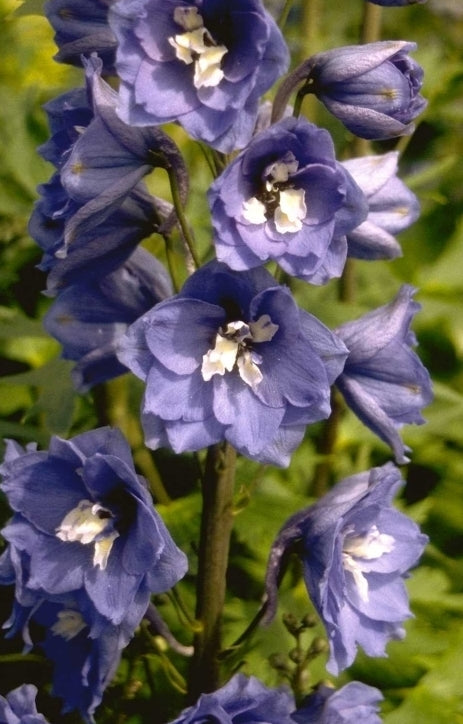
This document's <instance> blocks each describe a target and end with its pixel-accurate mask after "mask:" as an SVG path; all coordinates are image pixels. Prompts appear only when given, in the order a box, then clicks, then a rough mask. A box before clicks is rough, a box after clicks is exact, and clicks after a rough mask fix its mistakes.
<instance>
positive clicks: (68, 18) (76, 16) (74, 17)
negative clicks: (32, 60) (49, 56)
mask: <svg viewBox="0 0 463 724" xmlns="http://www.w3.org/2000/svg"><path fill="white" fill-rule="evenodd" d="M110 3H111V0H48V2H46V3H45V6H44V11H45V16H46V17H47V19H48V21H49V23H50V25H51V26H52V28H53V30H54V31H55V37H54V40H55V43H56V45H57V46H58V48H59V51H58V53H57V54H56V55H55V60H57V61H58V62H60V63H71V64H72V65H82V55H90V54H91V53H98V55H99V56H100V58H101V59H102V60H103V65H104V67H105V70H106V72H110V71H112V70H113V68H114V58H115V51H116V45H117V42H116V38H115V37H114V34H113V32H112V30H111V29H110V27H109V25H108V7H109V5H110Z"/></svg>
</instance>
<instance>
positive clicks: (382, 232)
mask: <svg viewBox="0 0 463 724" xmlns="http://www.w3.org/2000/svg"><path fill="white" fill-rule="evenodd" d="M398 158H399V154H398V152H397V151H390V152H389V153H384V154H382V155H381V156H363V157H361V158H353V159H350V160H349V161H344V162H343V164H342V165H343V166H344V168H346V169H347V170H348V171H349V173H350V174H351V176H352V177H353V179H354V180H355V181H356V182H357V184H358V185H359V186H360V188H361V189H362V191H363V193H364V194H365V196H366V198H367V201H368V216H367V218H366V219H365V221H363V222H362V223H361V224H360V225H359V226H357V227H356V228H355V229H353V230H352V231H350V232H349V233H348V234H347V246H348V251H347V254H348V256H353V257H356V258H357V259H393V258H394V257H397V256H401V254H402V251H401V248H400V245H399V243H398V242H397V239H396V238H395V236H394V235H395V234H397V233H398V232H399V231H403V230H404V229H407V228H408V227H409V226H410V225H411V224H413V222H414V221H416V219H417V218H418V216H419V213H420V205H419V203H418V199H417V198H416V196H415V194H414V193H412V191H410V189H409V188H407V186H406V185H405V184H404V183H403V181H401V180H400V179H399V178H398V177H397V163H398Z"/></svg>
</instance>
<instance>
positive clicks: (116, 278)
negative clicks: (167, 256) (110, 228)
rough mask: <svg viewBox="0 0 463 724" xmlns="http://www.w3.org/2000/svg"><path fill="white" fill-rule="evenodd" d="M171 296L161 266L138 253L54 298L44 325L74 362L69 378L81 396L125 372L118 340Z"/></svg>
mask: <svg viewBox="0 0 463 724" xmlns="http://www.w3.org/2000/svg"><path fill="white" fill-rule="evenodd" d="M172 293H173V291H172V285H171V282H170V278H169V276H168V274H167V272H166V270H165V268H164V267H163V266H162V264H161V263H160V262H159V261H157V259H155V258H154V257H153V255H152V254H149V253H148V252H147V251H145V250H144V249H142V248H139V249H135V251H134V252H133V254H132V256H131V257H130V258H129V259H128V260H127V262H126V263H125V264H124V265H123V266H121V267H119V268H118V269H116V270H115V271H114V272H112V273H110V274H108V275H106V276H102V277H99V278H98V277H97V278H95V279H93V280H92V279H88V280H87V279H82V280H81V282H80V283H79V282H76V283H75V284H71V285H70V286H68V287H66V288H65V289H64V291H62V292H61V293H60V294H58V297H57V298H56V300H55V302H54V303H53V304H52V306H51V307H50V309H49V310H48V312H47V314H46V315H45V318H44V320H43V324H44V327H45V329H46V330H47V332H48V333H49V334H51V335H52V337H54V338H55V339H57V340H58V341H59V342H60V343H61V344H62V345H63V357H64V358H65V359H71V360H75V361H76V362H77V364H76V366H75V367H74V369H73V371H72V377H73V380H74V384H75V386H76V388H77V389H78V390H79V391H80V392H85V391H86V390H88V389H90V388H91V387H93V386H94V385H96V384H98V383H99V382H103V381H105V380H109V379H112V378H113V377H117V376H118V375H120V374H123V373H124V372H127V368H126V367H125V366H124V365H122V364H121V363H120V362H119V360H118V359H117V357H116V351H115V350H116V345H117V341H118V340H119V339H120V337H121V336H122V335H123V334H124V332H125V331H126V329H127V327H128V326H129V324H131V323H132V322H134V321H135V320H136V319H138V317H141V315H142V314H144V313H145V312H147V311H148V310H149V309H151V307H153V306H154V305H155V304H157V303H158V302H159V301H161V299H165V298H166V297H169V296H170V295H171V294H172Z"/></svg>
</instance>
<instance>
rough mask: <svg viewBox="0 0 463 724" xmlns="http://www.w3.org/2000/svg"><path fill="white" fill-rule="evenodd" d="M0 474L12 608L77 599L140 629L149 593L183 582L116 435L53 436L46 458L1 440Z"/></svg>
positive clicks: (180, 561) (104, 431) (103, 431)
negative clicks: (12, 563) (14, 568)
mask: <svg viewBox="0 0 463 724" xmlns="http://www.w3.org/2000/svg"><path fill="white" fill-rule="evenodd" d="M0 474H1V475H2V477H3V485H2V489H3V490H4V492H5V494H6V496H7V499H8V502H9V504H10V506H11V508H12V509H13V511H14V513H15V514H14V516H13V518H12V520H11V521H10V522H9V523H8V524H7V526H6V528H5V529H4V530H3V536H4V538H5V539H6V540H7V541H8V543H9V544H10V548H11V550H12V553H11V556H14V557H15V560H16V559H18V556H19V557H20V564H21V570H22V574H21V576H20V575H19V574H18V572H16V580H17V581H18V580H19V581H20V582H21V589H20V593H19V592H18V595H19V597H20V601H19V602H20V603H21V605H25V606H27V605H28V602H29V599H30V596H34V595H37V592H42V594H43V595H44V596H45V597H50V596H61V595H65V594H69V593H72V592H75V591H83V592H84V593H85V595H86V596H87V597H88V599H89V601H90V602H91V603H92V605H93V606H94V607H95V609H96V611H97V612H98V613H99V614H100V615H101V616H103V617H105V618H106V619H107V620H108V621H110V622H111V623H112V624H114V625H118V624H120V623H121V622H123V621H124V620H125V619H126V618H127V617H128V616H129V615H130V617H132V616H135V617H138V620H140V619H141V617H142V616H143V614H144V613H145V610H146V608H147V606H148V602H149V598H150V594H151V593H160V592H163V591H166V590H167V589H169V588H170V587H171V586H173V585H174V584H175V583H176V582H177V581H178V580H179V579H180V578H182V576H183V575H184V574H185V571H186V566H187V564H186V557H185V555H184V554H183V553H182V552H181V551H180V550H179V549H178V548H177V547H176V545H175V544H174V542H173V540H172V538H171V537H170V535H169V533H168V531H167V529H166V527H165V525H164V523H163V522H162V520H161V518H160V517H159V515H158V514H157V513H156V511H155V510H154V508H153V505H152V501H151V498H150V496H149V493H148V490H147V487H146V484H145V481H144V480H143V478H140V477H139V476H138V475H137V474H136V472H135V468H134V464H133V461H132V457H131V454H130V449H129V446H128V444H127V442H126V440H125V439H124V437H123V436H122V434H121V433H120V432H119V431H118V430H115V429H111V428H99V429H96V430H92V431H90V432H86V433H82V434H81V435H77V436H76V437H74V438H72V439H71V440H62V439H60V438H58V437H53V438H52V439H51V442H50V446H49V450H48V451H36V450H33V449H30V448H29V449H27V450H24V449H23V448H21V447H20V445H18V444H17V443H15V442H13V441H11V440H10V441H8V445H7V451H6V457H5V461H4V463H3V465H2V466H1V468H0ZM12 560H13V559H12ZM18 565H19V564H18ZM18 585H19V584H17V586H18ZM18 591H19V589H18ZM129 612H130V614H129Z"/></svg>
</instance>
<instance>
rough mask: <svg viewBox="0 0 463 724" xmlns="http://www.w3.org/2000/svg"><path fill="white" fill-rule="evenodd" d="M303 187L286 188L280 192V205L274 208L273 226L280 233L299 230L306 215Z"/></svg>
mask: <svg viewBox="0 0 463 724" xmlns="http://www.w3.org/2000/svg"><path fill="white" fill-rule="evenodd" d="M304 197H305V191H304V189H287V190H286V191H281V192H280V205H279V206H278V208H277V209H276V210H275V216H274V221H275V226H276V229H277V231H279V232H280V234H287V233H288V232H294V231H299V230H300V229H302V220H303V219H305V217H306V216H307V206H306V205H305V200H304Z"/></svg>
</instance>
